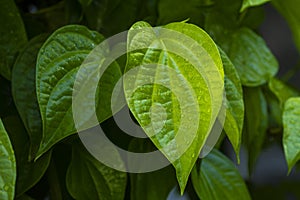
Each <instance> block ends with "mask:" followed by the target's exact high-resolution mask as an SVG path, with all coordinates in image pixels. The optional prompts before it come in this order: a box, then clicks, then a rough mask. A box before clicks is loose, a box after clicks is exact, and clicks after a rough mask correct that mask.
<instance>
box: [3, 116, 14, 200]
mask: <svg viewBox="0 0 300 200" xmlns="http://www.w3.org/2000/svg"><path fill="white" fill-rule="evenodd" d="M0 155H1V157H0V199H5V200H12V199H14V195H15V183H16V160H15V155H14V150H13V148H12V145H11V143H10V140H9V137H8V135H7V132H6V130H5V128H4V126H3V123H2V120H1V119H0Z"/></svg>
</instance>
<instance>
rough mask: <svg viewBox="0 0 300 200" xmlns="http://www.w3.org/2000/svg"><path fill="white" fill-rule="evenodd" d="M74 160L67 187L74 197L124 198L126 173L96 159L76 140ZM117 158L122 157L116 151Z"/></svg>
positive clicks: (120, 199)
mask: <svg viewBox="0 0 300 200" xmlns="http://www.w3.org/2000/svg"><path fill="white" fill-rule="evenodd" d="M72 149H73V150H72V160H71V164H70V166H69V168H68V171H67V178H66V181H67V188H68V191H69V192H70V194H71V195H72V197H73V198H75V199H78V200H85V199H107V200H110V199H114V200H123V199H124V195H125V188H126V179H127V177H126V173H124V172H120V171H116V170H115V169H111V168H109V167H107V166H105V165H104V164H102V163H100V162H99V161H98V160H96V159H95V158H94V157H93V156H92V155H90V153H89V152H88V151H87V150H86V149H85V147H83V145H82V144H81V142H80V141H74V144H73V148H72ZM115 155H116V157H115V159H121V158H120V156H119V154H118V152H117V151H116V152H115Z"/></svg>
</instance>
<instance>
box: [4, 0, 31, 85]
mask: <svg viewBox="0 0 300 200" xmlns="http://www.w3.org/2000/svg"><path fill="white" fill-rule="evenodd" d="M0 26H1V29H0V35H1V37H0V74H1V75H2V76H3V77H5V78H6V79H8V80H10V79H11V68H12V66H13V63H14V60H15V58H16V55H17V53H18V51H19V50H21V49H22V48H23V46H24V45H25V44H26V42H27V36H26V32H25V28H24V24H23V21H22V18H21V16H20V13H19V11H18V8H17V7H16V5H15V3H14V1H12V0H2V1H1V2H0Z"/></svg>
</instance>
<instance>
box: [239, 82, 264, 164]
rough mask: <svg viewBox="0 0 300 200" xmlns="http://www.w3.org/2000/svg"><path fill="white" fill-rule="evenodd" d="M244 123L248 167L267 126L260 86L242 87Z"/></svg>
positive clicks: (260, 145)
mask: <svg viewBox="0 0 300 200" xmlns="http://www.w3.org/2000/svg"><path fill="white" fill-rule="evenodd" d="M244 103H245V125H244V131H245V132H244V137H245V140H244V141H245V142H246V145H247V148H248V154H249V157H248V159H249V168H250V170H252V167H253V166H254V163H255V161H256V159H257V157H258V155H259V153H260V151H261V149H262V147H263V143H264V141H265V137H266V131H267V127H268V113H267V112H268V111H267V103H266V99H265V97H264V95H263V93H262V90H261V88H259V87H256V88H244Z"/></svg>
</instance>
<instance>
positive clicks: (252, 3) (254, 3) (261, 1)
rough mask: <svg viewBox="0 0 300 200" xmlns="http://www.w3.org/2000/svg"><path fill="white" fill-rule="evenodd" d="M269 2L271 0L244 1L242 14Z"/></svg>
mask: <svg viewBox="0 0 300 200" xmlns="http://www.w3.org/2000/svg"><path fill="white" fill-rule="evenodd" d="M269 1H271V0H243V5H242V8H241V12H243V11H244V10H246V9H247V8H249V7H252V6H259V5H262V4H264V3H267V2H269Z"/></svg>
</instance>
